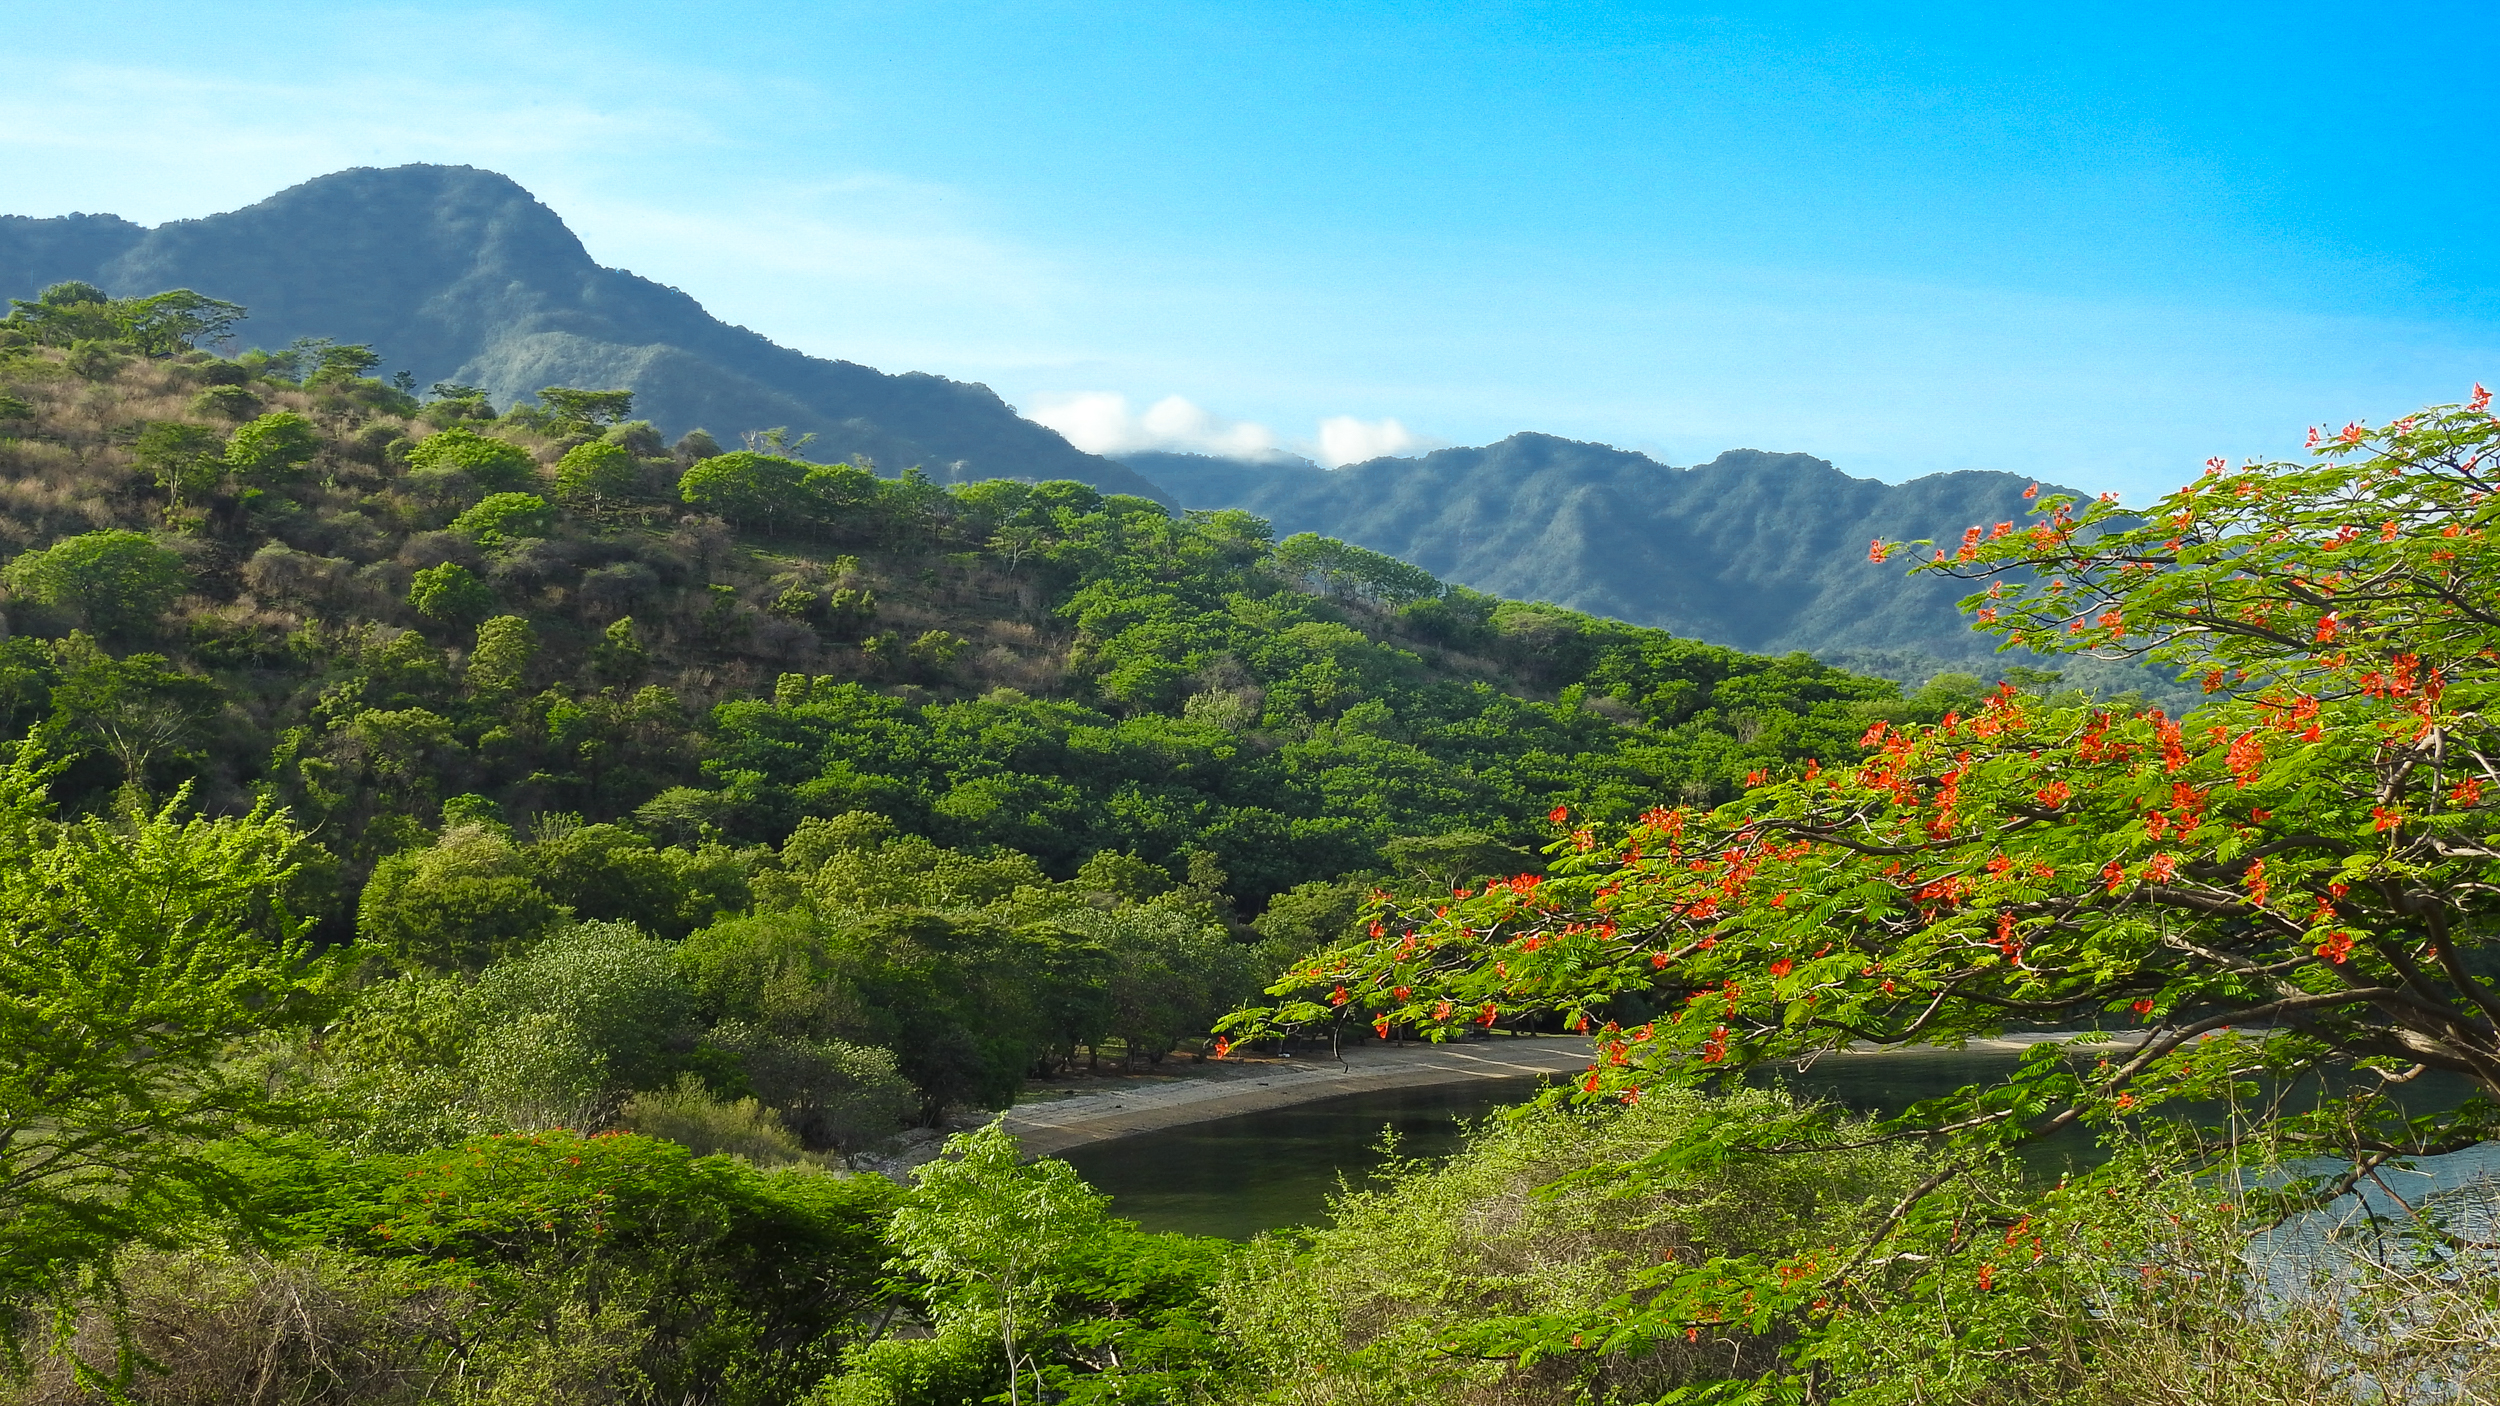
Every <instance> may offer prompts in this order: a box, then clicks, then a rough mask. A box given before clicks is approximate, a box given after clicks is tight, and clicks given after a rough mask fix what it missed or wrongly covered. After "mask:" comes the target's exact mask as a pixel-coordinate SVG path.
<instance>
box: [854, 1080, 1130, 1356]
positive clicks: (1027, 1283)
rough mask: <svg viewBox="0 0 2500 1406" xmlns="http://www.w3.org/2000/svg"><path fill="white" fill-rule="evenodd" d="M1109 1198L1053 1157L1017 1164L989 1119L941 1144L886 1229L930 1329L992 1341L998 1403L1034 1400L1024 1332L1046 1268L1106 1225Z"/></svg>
mask: <svg viewBox="0 0 2500 1406" xmlns="http://www.w3.org/2000/svg"><path fill="white" fill-rule="evenodd" d="M1109 1202H1110V1198H1109V1197H1106V1196H1104V1195H1102V1194H1101V1193H1099V1192H1097V1191H1095V1190H1094V1189H1093V1188H1091V1187H1089V1186H1087V1185H1086V1184H1085V1183H1084V1182H1083V1181H1081V1180H1079V1179H1078V1177H1077V1175H1076V1171H1075V1169H1073V1168H1071V1167H1070V1166H1069V1165H1068V1164H1067V1163H1065V1162H1062V1161H1059V1160H1058V1159H1056V1158H1051V1157H1044V1158H1039V1159H1037V1160H1035V1161H1032V1162H1027V1161H1025V1160H1024V1155H1023V1151H1022V1149H1020V1148H1019V1147H1017V1145H1016V1140H1015V1138H1014V1137H1013V1136H1012V1135H1010V1134H1009V1133H1008V1132H1007V1130H1006V1129H1005V1128H1003V1127H1001V1126H1000V1125H998V1124H996V1123H992V1124H990V1125H989V1126H988V1127H986V1128H983V1129H982V1130H981V1131H979V1132H974V1133H957V1134H956V1135H955V1136H953V1137H951V1138H948V1139H947V1140H946V1151H945V1155H943V1156H942V1157H940V1158H939V1159H938V1160H937V1161H935V1162H932V1163H930V1164H929V1165H928V1166H926V1167H923V1168H922V1169H921V1170H920V1175H919V1184H918V1185H917V1186H915V1187H913V1188H912V1193H911V1195H910V1196H909V1197H908V1198H906V1199H905V1201H904V1202H903V1204H902V1205H901V1206H900V1207H899V1208H897V1209H896V1210H895V1212H894V1219H893V1221H892V1222H891V1223H890V1225H889V1227H888V1230H887V1237H888V1240H889V1242H890V1243H891V1244H892V1245H893V1246H894V1251H895V1266H896V1267H897V1268H899V1269H903V1270H906V1271H909V1272H910V1273H913V1274H917V1275H919V1276H920V1277H921V1278H922V1279H923V1280H924V1281H926V1282H927V1283H928V1285H929V1298H930V1306H931V1308H932V1309H933V1310H934V1312H935V1314H936V1318H937V1323H938V1326H939V1327H940V1329H941V1331H943V1330H945V1329H955V1328H966V1327H976V1326H977V1328H978V1329H980V1330H985V1331H987V1332H988V1333H989V1334H991V1335H993V1336H995V1337H996V1338H997V1339H998V1342H999V1347H1000V1350H1001V1351H1002V1352H1003V1353H1004V1354H1005V1356H1006V1360H1007V1399H1008V1400H1009V1401H1010V1402H1021V1401H1023V1400H1025V1399H1026V1397H1027V1396H1030V1397H1031V1398H1032V1399H1034V1400H1036V1401H1038V1400H1041V1399H1043V1382H1042V1374H1041V1370H1040V1365H1039V1363H1038V1362H1036V1361H1035V1359H1034V1356H1033V1351H1032V1342H1031V1341H1030V1340H1031V1338H1032V1337H1033V1336H1034V1334H1035V1331H1036V1329H1037V1328H1039V1327H1041V1326H1044V1325H1045V1324H1046V1323H1047V1321H1048V1318H1047V1314H1048V1309H1049V1305H1050V1301H1051V1299H1052V1297H1053V1296H1054V1294H1055V1292H1056V1286H1055V1285H1054V1283H1053V1280H1052V1270H1053V1269H1054V1268H1055V1267H1056V1266H1057V1265H1058V1264H1059V1262H1060V1261H1062V1260H1063V1259H1065V1258H1066V1257H1067V1256H1069V1255H1070V1254H1072V1253H1073V1252H1074V1251H1075V1250H1076V1249H1077V1248H1078V1247H1079V1246H1081V1245H1083V1244H1084V1243H1085V1242H1086V1241H1087V1240H1089V1239H1091V1238H1093V1237H1095V1236H1097V1235H1100V1234H1101V1233H1102V1232H1103V1231H1104V1230H1105V1229H1106V1227H1107V1225H1108V1222H1109V1217H1108V1215H1107V1214H1106V1209H1105V1208H1106V1207H1107V1206H1108V1205H1109Z"/></svg>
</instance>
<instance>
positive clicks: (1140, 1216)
mask: <svg viewBox="0 0 2500 1406" xmlns="http://www.w3.org/2000/svg"><path fill="white" fill-rule="evenodd" d="M2012 1060H2013V1056H2011V1055H2002V1054H1966V1053H1961V1052H1956V1051H1950V1050H1939V1051H1926V1050H1921V1051H1912V1052H1905V1053H1902V1054H1887V1055H1860V1056H1854V1057H1851V1058H1848V1059H1826V1060H1823V1061H1821V1062H1820V1063H1818V1064H1817V1065H1815V1067H1814V1068H1813V1069H1812V1070H1809V1071H1805V1072H1802V1073H1797V1072H1790V1073H1786V1074H1784V1075H1782V1076H1781V1077H1783V1078H1785V1079H1786V1081H1787V1082H1788V1083H1789V1085H1790V1086H1791V1087H1793V1088H1795V1089H1796V1090H1797V1091H1798V1092H1799V1093H1801V1094H1810V1095H1815V1096H1820V1097H1824V1098H1830V1099H1834V1100H1836V1101H1838V1102H1840V1103H1843V1104H1845V1105H1847V1106H1849V1107H1851V1108H1856V1109H1862V1110H1866V1111H1870V1112H1871V1111H1875V1110H1879V1109H1887V1108H1899V1107H1901V1106H1903V1105H1905V1104H1908V1103H1910V1102H1913V1101H1915V1100H1918V1099H1922V1098H1930V1097H1933V1096H1935V1095H1937V1094H1942V1093H1949V1092H1951V1091H1952V1090H1954V1089H1957V1088H1959V1087H1961V1086H1962V1085H1964V1084H1967V1083H1971V1082H1973V1081H1975V1080H1978V1079H1983V1078H1988V1077H1991V1076H1992V1075H1994V1074H1996V1073H1998V1072H2000V1071H2002V1070H2004V1069H2005V1068H2007V1067H2008V1066H2009V1065H2010V1064H2011V1063H2012ZM1545 1082H1546V1081H1545V1080H1543V1079H1538V1078H1520V1079H1480V1080H1476V1081H1473V1082H1470V1083H1465V1084H1440V1085H1435V1086H1433V1087H1430V1088H1421V1089H1391V1090H1385V1091H1382V1092H1377V1093H1364V1094H1347V1095H1345V1096H1344V1097H1342V1098H1332V1099H1323V1100H1321V1101H1319V1102H1316V1103H1305V1104H1297V1105H1295V1106H1293V1107H1291V1108H1276V1109H1270V1110H1268V1111H1266V1112H1263V1113H1243V1114H1238V1115H1236V1116H1234V1117H1230V1118H1218V1119H1214V1120H1212V1121H1209V1122H1205V1123H1191V1124H1189V1125H1187V1126H1184V1127H1178V1128H1170V1129H1167V1130H1165V1131H1163V1132H1157V1133H1141V1134H1139V1135H1137V1136H1135V1137H1125V1138H1119V1139H1116V1140H1114V1141H1111V1142H1103V1143H1095V1144H1093V1145H1092V1146H1090V1147H1080V1148H1076V1149H1073V1150H1071V1151H1069V1152H1067V1153H1065V1154H1063V1155H1064V1156H1065V1157H1066V1158H1067V1160H1068V1162H1069V1163H1070V1164H1071V1165H1073V1166H1074V1167H1075V1168H1076V1169H1077V1171H1078V1172H1079V1173H1080V1174H1082V1175H1083V1176H1084V1178H1085V1179H1086V1180H1087V1181H1089V1182H1092V1183H1093V1184H1094V1185H1095V1186H1096V1187H1099V1188H1100V1189H1102V1190H1104V1191H1107V1192H1110V1193H1111V1196H1112V1209H1113V1210H1114V1211H1116V1212H1117V1213H1118V1214H1120V1215H1123V1216H1126V1217H1128V1218H1129V1219H1131V1220H1134V1221H1136V1222H1137V1223H1138V1224H1140V1225H1142V1226H1144V1227H1145V1228H1147V1229H1148V1230H1173V1231H1183V1232H1186V1233H1189V1234H1192V1235H1225V1236H1231V1237H1234V1238H1236V1239H1240V1238H1246V1237H1248V1236H1250V1235H1254V1234H1256V1233H1258V1232H1259V1231H1262V1230H1274V1229H1277V1228H1279V1227H1283V1226H1289V1225H1310V1224H1314V1223H1316V1222H1318V1221H1319V1220H1321V1219H1322V1218H1323V1217H1324V1216H1325V1215H1326V1213H1327V1209H1328V1198H1329V1197H1330V1196H1332V1195H1334V1194H1336V1192H1337V1189H1338V1186H1339V1183H1340V1181H1341V1180H1343V1181H1345V1182H1351V1183H1355V1184H1360V1183H1361V1182H1362V1181H1363V1180H1364V1179H1366V1178H1367V1177H1368V1176H1369V1175H1370V1174H1371V1172H1372V1171H1373V1169H1374V1168H1376V1167H1378V1166H1379V1164H1380V1140H1381V1134H1382V1132H1383V1130H1393V1131H1394V1132H1395V1133H1396V1134H1397V1139H1398V1150H1399V1153H1400V1154H1401V1155H1403V1156H1407V1157H1440V1156H1446V1155H1448V1154H1449V1153H1451V1152H1454V1151H1456V1150H1457V1148H1458V1144H1459V1138H1460V1134H1461V1132H1462V1127H1463V1123H1464V1122H1465V1121H1467V1120H1473V1119H1477V1118H1481V1117H1483V1116H1484V1115H1485V1114H1487V1113H1490V1112H1492V1111H1493V1110H1494V1109H1496V1108H1502V1107H1506V1106H1508V1105H1511V1104H1514V1103H1519V1102H1522V1101H1524V1100H1527V1099H1529V1098H1533V1097H1535V1096H1536V1094H1537V1092H1538V1091H1539V1090H1540V1089H1541V1088H1543V1087H1544V1086H1545ZM2078 1131H2080V1130H2078ZM2090 1146H2091V1144H2090V1142H2089V1140H2088V1139H2085V1138H2082V1137H2080V1136H2078V1137H2076V1138H2074V1139H2071V1140H2068V1141H2067V1142H2065V1143H2061V1144H2060V1145H2059V1146H2057V1147H2054V1148H2051V1149H2047V1150H2046V1151H2045V1153H2044V1155H2045V1156H2047V1157H2049V1158H2052V1159H2054V1160H2056V1161H2063V1160H2064V1159H2065V1158H2067V1157H2070V1156H2074V1155H2079V1154H2088V1152H2089V1150H2090Z"/></svg>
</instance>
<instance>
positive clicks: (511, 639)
mask: <svg viewBox="0 0 2500 1406" xmlns="http://www.w3.org/2000/svg"><path fill="white" fill-rule="evenodd" d="M537 654H538V633H537V632H536V631H535V630H532V629H531V628H530V622H528V621H527V620H524V619H522V618H521V617H520V616H518V615H498V616H496V617H495V618H494V619H492V620H488V621H486V622H484V623H483V624H480V625H479V626H478V627H477V647H476V648H474V649H472V650H470V651H469V669H468V673H467V675H466V677H467V680H468V684H469V690H470V691H471V692H473V693H477V694H481V695H487V694H492V695H502V694H508V693H511V692H513V691H514V690H516V689H518V688H520V687H521V685H522V683H523V682H524V680H525V679H526V678H527V676H528V674H529V666H530V660H531V659H533V658H535V657H536V656H537Z"/></svg>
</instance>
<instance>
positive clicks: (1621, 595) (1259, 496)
mask: <svg viewBox="0 0 2500 1406" xmlns="http://www.w3.org/2000/svg"><path fill="white" fill-rule="evenodd" d="M1124 457H1125V462H1127V463H1128V464H1129V466H1130V467H1132V468H1135V469H1136V470H1137V471H1138V472H1140V473H1143V474H1145V475H1146V476H1147V477H1149V478H1152V479H1153V480H1154V481H1155V482H1157V483H1159V484H1161V485H1163V486H1164V487H1165V488H1167V489H1169V490H1170V491H1171V493H1172V495H1173V497H1174V498H1175V499H1176V500H1178V501H1179V502H1180V503H1181V504H1182V505H1183V506H1184V507H1189V508H1201V509H1215V508H1239V509H1243V510H1246V511H1249V512H1253V513H1257V514H1258V515H1260V516H1261V517H1264V518H1266V519H1268V520H1269V521H1270V522H1272V523H1274V524H1275V525H1276V529H1277V531H1278V532H1280V533H1293V532H1306V531H1307V532H1326V533H1329V534H1331V535H1333V536H1337V537H1342V538H1344V539H1345V540H1347V541H1349V542H1354V543H1358V544H1360V545H1362V546H1365V547H1369V548H1371V549H1372V550H1374V551H1379V552H1385V553H1387V554H1389V555H1391V556H1394V557H1398V558H1401V559H1402V560H1406V561H1411V562H1414V563H1416V564H1417V565H1419V566H1422V567H1424V568H1426V569H1428V570H1430V571H1432V572H1434V573H1435V574H1437V575H1439V576H1441V577H1442V578H1444V579H1446V580H1449V581H1453V582H1459V583H1463V584H1465V585H1468V586H1470V587H1473V588H1475V589H1477V590H1481V591H1487V592H1491V593H1493V594H1495V595H1501V596H1507V597H1510V598H1512V599H1517V600H1541V601H1553V602H1556V603H1558V604H1561V605H1565V606H1569V607H1571V608H1573V609H1576V610H1584V611H1588V612H1591V613H1594V614H1598V615H1603V616H1608V617H1611V618H1614V619H1619V620H1627V621H1631V622H1633V623H1636V624H1642V625H1650V626H1654V627H1656V628H1659V629H1663V630H1669V631H1672V632H1674V633H1676V634H1680V635H1688V636H1691V637H1693V638H1696V639H1706V640H1709V641H1711V642H1713V643H1717V644H1725V645H1732V646H1734V647H1736V648H1739V649H1748V650H1757V651H1763V652H1769V653H1780V652H1785V651H1789V650H1803V651H1805V652H1807V653H1810V654H1812V655H1814V656H1815V657H1816V658H1818V659H1822V660H1824V661H1825V662H1827V663H1833V664H1837V665H1840V666H1841V667H1844V668H1848V669H1851V670H1854V671H1856V672H1860V673H1869V674H1875V675H1878V676H1881V677H1885V678H1892V679H1898V680H1903V681H1906V682H1908V683H1910V684H1912V685H1913V686H1915V685H1918V684H1922V683H1924V682H1925V681H1926V680H1927V679H1928V678H1930V677H1931V676H1933V675H1935V674H1936V673H1938V672H1941V671H1944V670H1970V671H1973V672H1976V673H1978V674H1980V675H1982V676H1983V677H1987V678H1990V679H1995V678H1999V677H2002V676H2003V674H2004V670H2005V669H2007V668H2009V667H2013V668H2023V667H2029V668H2035V669H2036V668H2041V667H2050V668H2056V669H2060V670H2063V671H2065V672H2066V673H2067V674H2068V677H2069V681H2070V682H2074V683H2078V684H2089V685H2091V686H2093V687H2095V688H2096V689H2099V690H2101V691H2103V692H2108V693H2118V692H2124V691H2127V690H2136V691H2140V692H2143V693H2145V694H2147V695H2149V696H2155V697H2159V698H2161V699H2162V700H2163V701H2164V702H2167V703H2169V704H2170V705H2171V706H2172V707H2173V708H2174V709H2175V708H2183V707H2186V706H2188V705H2189V704H2190V703H2191V702H2192V701H2193V699H2194V696H2195V694H2194V690H2192V689H2181V688H2178V687H2177V686H2176V685H2174V684H2173V683H2172V682H2171V680H2169V679H2168V678H2167V677H2166V676H2163V675H2160V674H2158V673H2156V672H2155V671H2153V670H2150V669H2146V668H2142V667H2136V666H2128V665H2120V664H2113V663H2108V662H2105V661H2101V660H2091V659H2086V660H2064V661H2059V662H2058V663H2056V664H2047V663H2046V661H2043V660H2041V659H2039V658H2036V657H2034V656H2032V655H2031V654H2029V653H2027V652H2024V651H2020V650H2015V651H2010V652H2006V653H1999V652H1998V642H1997V641H1996V640H1995V639H1994V638H1992V637H1990V636H1987V635H1982V634H1978V633H1974V632H1973V631H1972V630H1971V628H1970V625H1969V622H1968V621H1967V620H1965V619H1964V618H1963V617H1962V614H1961V612H1960V611H1959V610H1958V609H1957V608H1956V602H1958V601H1959V600H1960V599H1961V595H1962V590H1961V587H1960V585H1959V584H1958V583H1956V582H1953V581H1949V580H1944V579H1941V578H1936V577H1925V576H1915V577H1914V576H1907V575H1904V574H1903V573H1902V572H1901V571H1899V570H1898V569H1897V568H1893V567H1882V566H1877V565H1875V564H1873V563H1871V562H1869V561H1868V560H1867V552H1866V548H1867V544H1868V542H1869V541H1871V540H1872V539H1874V538H1877V537H1881V538H1883V539H1885V540H1887V541H1894V540H1899V539H1903V538H1909V539H1918V538H1931V539H1935V540H1951V539H1954V538H1957V537H1959V536H1960V535H1961V533H1962V531H1963V529H1964V528H1967V527H1969V526H1971V525H1972V524H1974V523H1979V524H1987V523H1993V522H2004V521H2009V520H2016V519H2020V518H2022V517H2023V516H2024V515H2025V514H2026V512H2027V511H2028V510H2029V507H2030V505H2031V503H2032V502H2033V501H2036V497H2035V498H2026V497H2025V496H2024V493H2025V490H2026V489H2031V490H2034V492H2035V494H2037V493H2047V494H2052V495H2054V494H2057V493H2071V492H2072V490H2070V489H2062V488H2059V487H2058V486H2057V485H2055V484H2047V485H2040V484H2035V483H2034V482H2033V481H2031V480H2030V479H2027V478H2023V477H2020V476H2018V475H2015V474H2010V473H1990V472H1962V473H1944V474H1929V475H1926V476H1924V477H1921V478H1914V479H1911V480H1909V481H1907V482H1904V483H1897V484H1887V483H1878V482H1876V481H1874V480H1872V479H1862V478H1851V477H1850V476H1848V475H1847V474H1844V473H1842V472H1841V471H1840V470H1839V469H1837V468H1834V467H1833V466H1832V465H1831V464H1829V463H1827V462H1825V461H1824V460H1821V459H1817V458H1814V457H1813V456H1811V455H1806V454H1770V453H1764V452H1762V451H1760V450H1753V449H1735V450H1730V451H1728V452H1727V453H1724V454H1721V455H1720V456H1718V457H1717V458H1716V459H1713V460H1711V461H1710V462H1709V463H1706V464H1698V465H1695V466H1693V467H1691V468H1676V467H1672V466H1670V465H1666V464H1662V463H1659V462H1658V461H1657V460H1655V459H1652V458H1650V457H1649V456H1648V455H1646V454H1637V453H1634V452H1632V451H1629V450H1623V449H1616V448H1613V447H1611V446H1608V445H1603V444H1586V443H1580V442H1577V441H1573V440H1567V439H1560V438H1557V437H1555V436H1553V435H1544V434H1524V433H1523V434H1515V435H1512V436H1511V437H1510V438H1508V439H1505V440H1503V441H1501V442H1500V443H1498V444H1488V445H1484V446H1481V447H1475V448H1458V449H1438V450H1434V451H1432V452H1431V453H1428V454H1424V455H1420V456H1418V457H1415V458H1412V459H1397V458H1384V459H1374V460H1371V461H1370V462H1367V463H1361V464H1348V465H1346V466H1344V467H1342V468H1338V469H1323V468H1321V467H1319V466H1318V465H1316V464H1312V463H1310V462H1308V461H1306V460H1296V459H1278V460H1274V461H1269V462H1252V461H1246V460H1235V459H1217V458H1210V457H1207V456H1204V455H1194V454H1161V453H1149V454H1130V455H1127V456H1124ZM2086 496H2088V495H2086Z"/></svg>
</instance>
